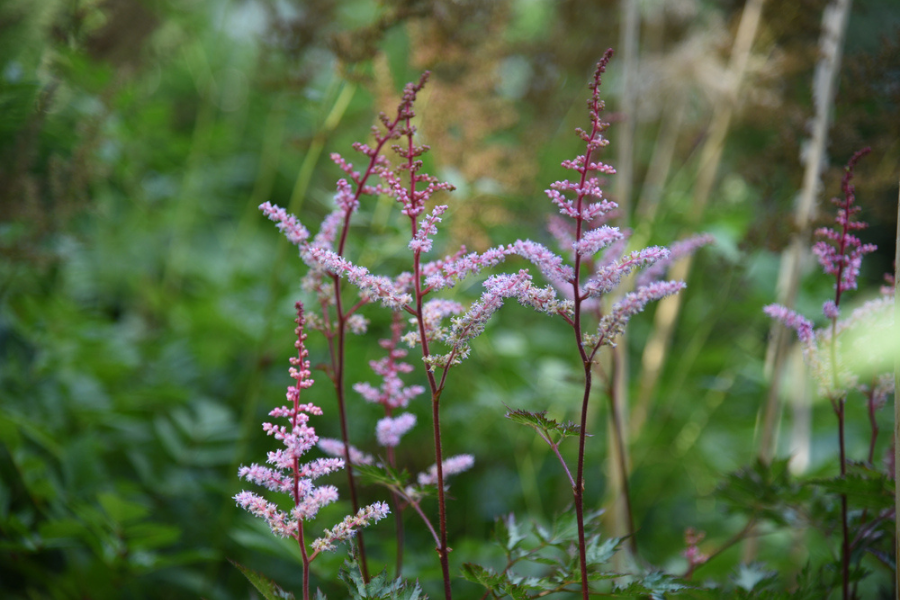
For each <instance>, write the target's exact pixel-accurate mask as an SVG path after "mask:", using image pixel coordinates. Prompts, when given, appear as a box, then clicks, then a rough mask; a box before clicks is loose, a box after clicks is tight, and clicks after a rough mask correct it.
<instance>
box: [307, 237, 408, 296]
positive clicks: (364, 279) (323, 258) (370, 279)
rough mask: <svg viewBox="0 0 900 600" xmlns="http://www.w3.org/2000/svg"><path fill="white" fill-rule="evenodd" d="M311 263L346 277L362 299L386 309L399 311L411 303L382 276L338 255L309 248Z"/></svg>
mask: <svg viewBox="0 0 900 600" xmlns="http://www.w3.org/2000/svg"><path fill="white" fill-rule="evenodd" d="M308 255H309V257H310V260H311V261H312V263H313V264H314V265H315V266H317V267H318V268H321V269H324V270H326V271H328V272H330V273H333V274H335V275H338V276H340V277H346V278H347V280H348V281H350V283H352V284H353V285H355V286H356V287H358V288H359V290H360V295H361V296H362V297H364V298H374V299H378V300H380V301H381V303H382V304H384V305H385V306H386V307H388V308H391V309H394V310H399V309H401V308H403V307H404V306H406V305H407V304H409V303H411V302H412V296H410V295H409V294H408V293H405V292H400V291H398V290H397V286H396V284H395V283H394V282H393V281H392V280H391V279H390V278H389V277H385V276H382V275H372V274H370V273H369V270H368V269H367V268H365V267H359V266H356V265H354V264H353V263H351V262H350V261H349V260H347V259H346V258H344V257H343V256H340V255H339V254H337V253H335V252H333V251H331V250H325V249H322V248H310V250H309V253H308Z"/></svg>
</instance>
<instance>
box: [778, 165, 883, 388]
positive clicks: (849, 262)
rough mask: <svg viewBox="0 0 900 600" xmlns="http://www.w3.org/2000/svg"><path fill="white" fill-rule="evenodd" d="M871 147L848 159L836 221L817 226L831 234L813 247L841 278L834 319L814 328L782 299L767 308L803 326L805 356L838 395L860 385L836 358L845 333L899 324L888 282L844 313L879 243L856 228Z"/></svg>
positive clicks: (822, 383)
mask: <svg viewBox="0 0 900 600" xmlns="http://www.w3.org/2000/svg"><path fill="white" fill-rule="evenodd" d="M869 151H870V150H869V148H864V149H863V150H860V151H859V152H857V153H856V154H854V155H853V157H852V158H851V159H850V161H849V162H848V164H847V169H846V172H845V174H844V178H843V180H842V183H841V187H842V189H843V192H844V199H843V200H838V199H834V200H832V202H833V203H834V204H835V205H836V206H837V207H838V210H837V215H836V217H835V223H836V227H835V228H834V229H829V228H822V229H819V230H818V231H817V232H816V233H817V234H818V235H820V236H823V237H825V238H826V239H825V240H820V241H819V242H816V244H815V245H814V246H813V253H814V254H815V255H816V256H817V257H818V259H819V264H821V265H822V269H823V271H824V272H825V273H826V274H828V275H832V276H834V278H835V297H834V299H830V300H827V301H825V302H824V303H823V305H822V313H823V314H824V315H825V317H826V318H827V319H828V320H829V321H830V324H829V326H827V327H823V328H820V329H814V328H813V324H812V322H811V321H810V320H808V319H806V318H805V317H803V316H801V315H800V314H798V313H796V312H795V311H793V310H790V309H789V308H787V307H784V306H781V305H778V304H770V305H769V306H766V307H765V308H764V309H763V311H764V312H765V313H766V314H767V315H769V316H770V317H771V318H773V319H775V320H777V321H779V322H780V323H782V324H783V325H785V326H786V327H790V328H791V329H794V330H795V331H796V332H797V337H798V338H799V340H800V343H801V344H802V345H803V355H804V358H805V360H806V362H807V365H808V366H809V368H810V371H811V372H812V375H813V378H814V379H815V380H816V382H817V383H818V384H819V392H820V393H821V394H822V395H824V396H827V397H829V398H831V399H832V400H834V399H837V398H841V397H844V396H845V395H846V393H847V391H848V390H849V389H851V388H854V387H857V379H856V376H855V375H854V374H853V373H850V372H849V371H848V370H847V369H846V368H844V367H842V366H841V365H839V364H834V361H835V360H837V359H838V358H839V355H838V353H837V352H834V351H833V350H836V349H837V346H838V344H839V343H840V337H841V335H842V334H843V333H845V332H848V331H854V330H856V331H864V330H866V329H877V330H882V331H883V330H885V329H886V328H890V327H892V326H893V325H892V323H893V316H892V309H893V306H894V302H895V299H894V297H893V290H892V289H890V288H882V296H881V297H880V298H878V299H876V300H870V301H868V302H866V303H864V304H863V305H862V306H860V307H859V308H856V309H855V310H854V311H853V312H852V313H851V314H850V316H849V317H847V318H845V319H840V302H841V294H842V292H844V291H847V290H852V289H856V287H857V281H856V280H857V277H858V275H859V268H860V264H861V262H862V257H863V255H865V254H868V253H870V252H873V251H874V250H875V249H876V248H875V246H874V245H872V244H863V243H862V242H861V241H860V240H859V238H857V237H856V236H854V235H852V234H851V233H850V232H851V231H856V230H859V229H863V228H865V227H866V226H867V225H866V223H864V222H861V221H854V220H853V215H855V214H856V213H857V212H859V210H860V209H859V207H858V206H855V205H854V203H855V200H856V196H855V191H854V188H853V185H851V183H850V182H851V180H852V179H853V169H854V167H855V166H856V163H857V161H858V160H859V159H860V158H862V157H863V156H865V155H866V154H868V153H869ZM861 351H864V350H861Z"/></svg>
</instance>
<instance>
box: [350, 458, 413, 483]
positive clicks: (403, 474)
mask: <svg viewBox="0 0 900 600" xmlns="http://www.w3.org/2000/svg"><path fill="white" fill-rule="evenodd" d="M353 471H354V472H355V473H359V476H360V478H361V479H362V482H363V483H366V484H375V485H383V486H385V487H389V488H399V489H403V488H405V487H406V485H407V481H408V480H409V473H408V472H407V471H406V470H405V469H404V470H402V471H398V470H397V469H394V468H392V467H391V466H390V465H388V464H379V465H353Z"/></svg>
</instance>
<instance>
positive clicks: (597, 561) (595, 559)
mask: <svg viewBox="0 0 900 600" xmlns="http://www.w3.org/2000/svg"><path fill="white" fill-rule="evenodd" d="M621 541H622V540H621V539H620V538H609V539H607V540H606V541H604V542H603V543H601V542H600V536H599V535H598V536H593V537H592V538H591V539H589V540H588V543H587V549H586V551H585V554H586V557H587V562H588V565H602V564H604V563H607V562H609V560H610V559H611V558H612V557H613V555H614V554H615V553H616V552H617V551H618V550H619V544H620V543H621Z"/></svg>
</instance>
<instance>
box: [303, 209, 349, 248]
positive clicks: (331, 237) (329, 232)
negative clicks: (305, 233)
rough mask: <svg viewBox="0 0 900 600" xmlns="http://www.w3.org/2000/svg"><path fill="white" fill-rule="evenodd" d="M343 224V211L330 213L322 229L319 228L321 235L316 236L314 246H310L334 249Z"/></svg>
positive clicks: (323, 222)
mask: <svg viewBox="0 0 900 600" xmlns="http://www.w3.org/2000/svg"><path fill="white" fill-rule="evenodd" d="M343 222H344V211H343V210H341V209H335V210H333V211H331V212H330V213H328V215H327V216H326V217H325V219H324V220H323V221H322V225H321V227H319V233H317V234H316V236H315V237H314V238H313V241H312V244H310V245H311V246H312V247H313V248H323V249H325V250H332V249H333V248H334V241H335V240H336V239H337V235H338V231H339V230H340V228H341V225H342V224H343Z"/></svg>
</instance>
